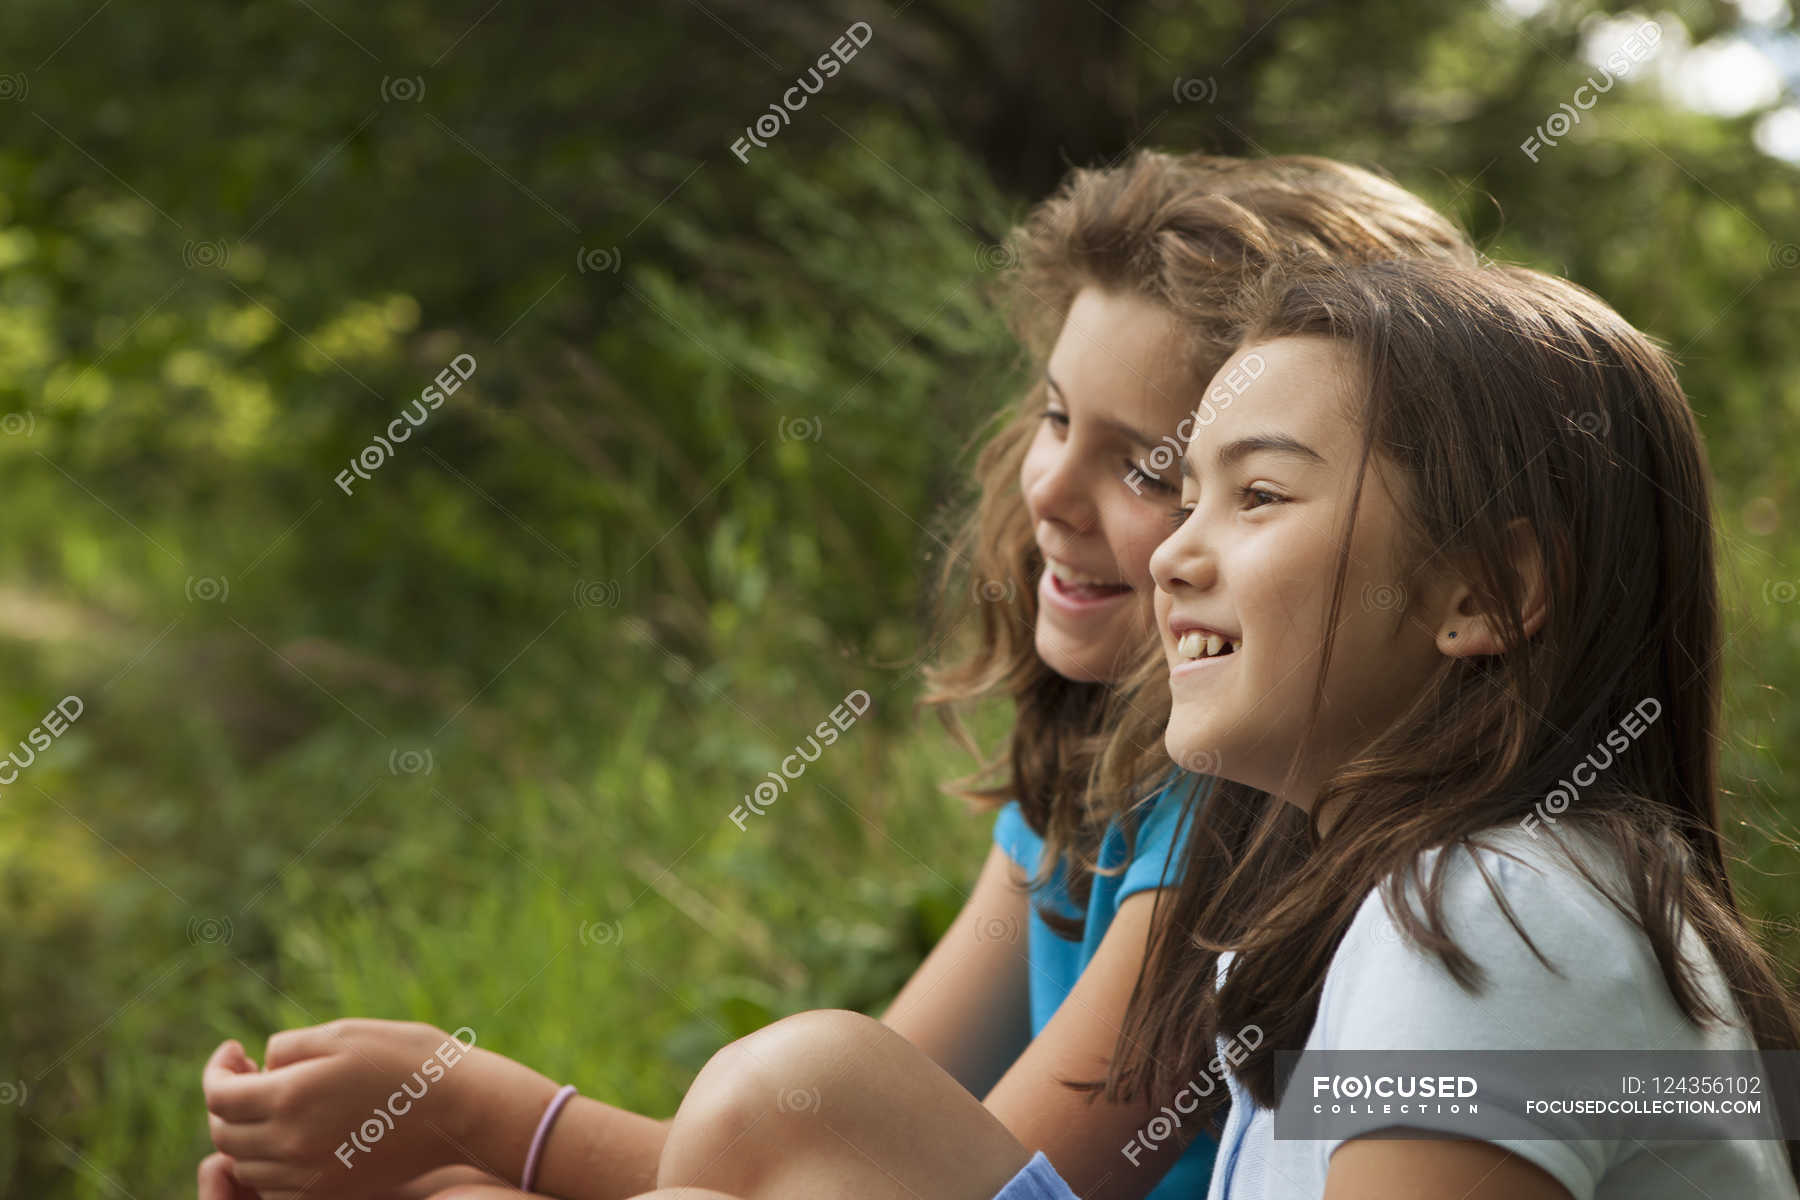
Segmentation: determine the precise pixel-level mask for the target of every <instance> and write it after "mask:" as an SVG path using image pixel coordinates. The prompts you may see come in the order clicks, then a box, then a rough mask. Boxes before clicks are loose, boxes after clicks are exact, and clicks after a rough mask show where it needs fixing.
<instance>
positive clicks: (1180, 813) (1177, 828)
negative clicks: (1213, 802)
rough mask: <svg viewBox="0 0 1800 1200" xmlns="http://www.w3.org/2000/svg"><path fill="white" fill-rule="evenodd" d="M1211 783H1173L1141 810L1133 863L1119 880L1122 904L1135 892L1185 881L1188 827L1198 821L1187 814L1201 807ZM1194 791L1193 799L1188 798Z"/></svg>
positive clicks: (1171, 885) (1132, 858)
mask: <svg viewBox="0 0 1800 1200" xmlns="http://www.w3.org/2000/svg"><path fill="white" fill-rule="evenodd" d="M1211 786H1212V780H1211V779H1202V780H1200V781H1199V783H1198V785H1197V786H1196V787H1194V788H1192V789H1190V788H1189V787H1188V786H1187V785H1184V784H1180V783H1174V784H1170V785H1169V786H1168V787H1166V788H1164V789H1163V790H1162V791H1160V792H1158V793H1157V794H1156V796H1155V798H1154V799H1152V800H1151V801H1149V803H1148V804H1146V805H1145V807H1144V809H1143V810H1141V813H1140V816H1139V818H1138V827H1137V840H1136V841H1135V842H1134V843H1133V844H1132V848H1131V862H1130V863H1129V864H1128V865H1127V866H1126V868H1125V875H1124V878H1123V879H1122V880H1121V881H1120V883H1119V894H1118V899H1119V901H1120V902H1121V903H1122V902H1123V901H1124V899H1125V897H1127V896H1129V895H1132V894H1133V893H1135V892H1142V891H1147V890H1149V889H1150V888H1159V887H1173V886H1174V885H1175V884H1178V883H1180V882H1181V876H1182V874H1183V871H1184V868H1185V866H1186V859H1185V855H1186V853H1187V838H1188V830H1189V829H1191V828H1192V827H1193V824H1194V818H1193V816H1192V815H1185V816H1184V813H1185V810H1187V809H1189V808H1194V807H1197V806H1198V805H1199V804H1200V802H1201V801H1202V799H1203V798H1204V796H1205V794H1206V792H1207V791H1208V790H1209V789H1210V788H1211ZM1190 791H1191V792H1192V795H1193V798H1192V800H1189V799H1188V797H1189V794H1190ZM1171 851H1173V855H1174V857H1173V858H1172V859H1171V857H1170V854H1171Z"/></svg>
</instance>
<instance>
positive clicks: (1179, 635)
mask: <svg viewBox="0 0 1800 1200" xmlns="http://www.w3.org/2000/svg"><path fill="white" fill-rule="evenodd" d="M1169 634H1170V636H1171V637H1172V638H1173V639H1174V652H1173V654H1172V655H1171V661H1170V664H1169V674H1170V675H1171V676H1173V675H1178V674H1186V673H1188V672H1190V671H1195V670H1199V669H1201V668H1203V667H1210V666H1215V665H1217V664H1218V663H1220V662H1222V661H1223V660H1225V659H1227V658H1230V657H1231V656H1232V655H1234V654H1236V653H1237V651H1238V649H1239V648H1240V647H1241V646H1242V645H1243V642H1242V640H1241V639H1240V638H1238V637H1237V636H1236V635H1234V634H1229V633H1224V632H1221V631H1220V630H1217V629H1214V628H1212V627H1211V626H1207V625H1200V624H1196V623H1195V622H1193V621H1189V620H1185V619H1183V618H1175V619H1172V620H1170V622H1169Z"/></svg>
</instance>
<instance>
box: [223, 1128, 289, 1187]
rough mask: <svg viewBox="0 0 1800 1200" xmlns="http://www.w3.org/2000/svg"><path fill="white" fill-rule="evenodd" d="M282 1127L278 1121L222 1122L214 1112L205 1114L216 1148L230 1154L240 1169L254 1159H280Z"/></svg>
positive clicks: (240, 1176) (240, 1177)
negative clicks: (280, 1131) (279, 1146)
mask: <svg viewBox="0 0 1800 1200" xmlns="http://www.w3.org/2000/svg"><path fill="white" fill-rule="evenodd" d="M279 1128H280V1126H279V1124H278V1123H277V1122H275V1121H253V1122H249V1123H247V1124H246V1123H240V1122H236V1121H225V1120H221V1119H219V1118H218V1117H216V1116H213V1115H212V1114H211V1113H208V1114H207V1115H206V1131H207V1133H208V1134H209V1135H210V1136H211V1137H212V1144H213V1148H214V1149H216V1150H218V1151H219V1152H220V1153H222V1154H226V1155H229V1156H230V1157H231V1158H232V1159H234V1160H235V1161H236V1162H237V1165H238V1166H240V1167H242V1166H243V1165H244V1163H246V1162H248V1161H253V1160H259V1161H260V1160H268V1161H276V1160H279V1159H280V1158H281V1157H282V1155H281V1154H280V1152H279V1148H278V1147H277V1145H276V1141H277V1139H278V1130H279ZM238 1178H239V1179H242V1178H243V1176H242V1175H239V1176H238Z"/></svg>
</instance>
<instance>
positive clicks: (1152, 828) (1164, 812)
mask: <svg viewBox="0 0 1800 1200" xmlns="http://www.w3.org/2000/svg"><path fill="white" fill-rule="evenodd" d="M1210 787H1211V780H1202V781H1200V796H1201V798H1202V799H1203V798H1204V796H1205V794H1206V792H1207V791H1208V790H1209V789H1210ZM1187 790H1188V788H1187V786H1186V784H1185V783H1184V784H1175V785H1172V786H1171V787H1168V788H1165V789H1163V790H1162V791H1161V792H1158V793H1157V794H1156V795H1155V796H1154V797H1152V798H1150V799H1149V800H1146V801H1145V802H1144V804H1143V806H1142V807H1141V808H1140V809H1139V810H1138V816H1137V830H1136V835H1137V836H1136V839H1135V842H1134V845H1133V847H1132V853H1130V854H1129V855H1128V854H1127V852H1126V848H1125V833H1124V831H1123V830H1121V829H1120V828H1119V827H1118V823H1117V822H1114V823H1112V824H1111V825H1108V826H1107V829H1106V834H1105V836H1104V837H1103V838H1102V840H1101V843H1100V864H1101V865H1102V866H1104V867H1109V868H1110V867H1118V866H1124V867H1125V869H1124V870H1123V871H1122V872H1120V873H1119V874H1116V875H1095V876H1093V881H1092V882H1093V886H1092V888H1091V890H1090V891H1089V893H1088V903H1087V921H1086V924H1085V925H1084V926H1083V929H1082V938H1081V940H1080V941H1079V942H1073V941H1069V940H1068V939H1066V938H1063V937H1061V936H1059V935H1058V934H1057V933H1056V931H1055V930H1053V929H1051V928H1050V926H1049V925H1047V924H1045V922H1044V918H1043V917H1041V916H1039V915H1038V911H1037V910H1038V908H1039V907H1040V906H1047V907H1049V908H1051V909H1052V910H1054V911H1056V912H1060V913H1066V914H1067V915H1068V916H1070V917H1075V916H1079V915H1080V913H1079V911H1078V910H1077V909H1076V908H1075V905H1074V902H1073V901H1071V900H1070V899H1069V895H1068V892H1067V890H1066V889H1065V887H1064V880H1065V870H1066V868H1065V866H1064V864H1063V863H1060V862H1059V863H1057V864H1056V868H1055V871H1054V872H1053V873H1052V874H1051V875H1050V877H1049V878H1048V879H1047V880H1046V881H1044V882H1043V883H1042V884H1040V886H1039V887H1038V888H1037V889H1036V890H1035V891H1033V892H1032V894H1031V903H1030V908H1031V916H1030V920H1029V924H1028V926H1027V941H1026V953H1027V958H1028V959H1029V961H1030V964H1031V1036H1032V1037H1034V1038H1035V1037H1036V1036H1037V1035H1038V1034H1040V1033H1042V1032H1043V1029H1044V1026H1045V1025H1047V1024H1049V1023H1050V1018H1051V1017H1053V1016H1054V1015H1056V1010H1057V1009H1058V1008H1059V1007H1061V1005H1062V1002H1063V999H1064V998H1065V997H1067V996H1068V994H1069V992H1070V990H1072V989H1073V988H1074V986H1075V981H1076V980H1077V979H1079V978H1080V977H1081V973H1082V971H1084V970H1085V969H1086V968H1087V965H1088V961H1089V960H1090V959H1092V958H1093V957H1094V954H1095V952H1096V951H1098V950H1099V949H1100V940H1101V939H1102V938H1104V937H1105V936H1106V931H1107V930H1108V929H1109V928H1111V926H1112V921H1113V917H1114V915H1116V914H1117V913H1118V911H1119V905H1121V904H1123V903H1124V902H1125V900H1126V898H1127V897H1129V896H1133V895H1135V894H1137V893H1138V892H1142V891H1146V890H1148V889H1150V888H1158V887H1171V886H1174V885H1175V884H1177V883H1179V882H1180V881H1181V875H1182V863H1183V858H1182V855H1183V854H1184V853H1185V850H1186V845H1187V833H1188V827H1189V826H1191V825H1192V824H1193V821H1192V818H1189V819H1188V820H1186V821H1183V820H1182V812H1183V805H1182V797H1183V796H1184V795H1185V794H1186V792H1187ZM1178 826H1179V829H1178V828H1177V827H1178ZM1178 834H1179V837H1178V836H1177V835H1178ZM994 844H995V845H997V846H999V847H1000V848H1001V849H1002V850H1004V851H1005V852H1006V855H1007V857H1008V858H1010V859H1012V860H1013V861H1014V862H1016V863H1018V864H1019V865H1020V866H1021V867H1023V868H1024V870H1025V874H1026V876H1027V877H1028V878H1032V877H1036V876H1038V875H1040V874H1042V863H1041V859H1042V857H1043V852H1044V840H1043V839H1042V838H1041V837H1039V836H1038V835H1037V834H1035V833H1033V832H1032V830H1031V826H1029V825H1027V824H1026V823H1025V814H1024V813H1022V812H1021V811H1020V810H1019V802H1018V801H1017V800H1014V801H1012V802H1011V803H1009V804H1007V805H1006V807H1004V808H1002V809H1001V810H1000V814H999V816H998V817H996V818H995V820H994ZM1171 847H1173V848H1174V851H1175V854H1174V858H1173V860H1172V861H1171V858H1170V849H1171ZM1217 1151H1218V1142H1217V1141H1216V1140H1215V1139H1214V1138H1213V1137H1211V1136H1210V1135H1208V1134H1206V1133H1204V1132H1202V1133H1200V1134H1199V1135H1197V1136H1196V1137H1195V1138H1194V1140H1193V1143H1192V1144H1191V1145H1189V1146H1188V1148H1187V1149H1186V1150H1185V1151H1184V1152H1183V1153H1182V1156H1181V1157H1180V1158H1179V1159H1177V1160H1176V1161H1175V1163H1174V1165H1173V1166H1171V1167H1170V1168H1169V1171H1168V1173H1167V1174H1166V1175H1164V1176H1163V1178H1162V1182H1161V1183H1159V1184H1157V1185H1156V1188H1155V1189H1154V1190H1153V1191H1151V1192H1150V1194H1149V1197H1148V1200H1201V1198H1202V1197H1204V1196H1205V1195H1206V1189H1207V1182H1208V1180H1209V1179H1210V1178H1211V1176H1212V1168H1213V1156H1214V1154H1215V1153H1216V1152H1217ZM1122 1153H1123V1152H1122V1151H1121V1154H1122ZM1120 1166H1121V1168H1123V1169H1127V1170H1128V1169H1130V1163H1129V1161H1128V1160H1126V1159H1125V1158H1123V1157H1121V1159H1120Z"/></svg>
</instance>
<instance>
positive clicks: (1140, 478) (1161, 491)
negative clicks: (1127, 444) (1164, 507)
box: [1125, 458, 1181, 496]
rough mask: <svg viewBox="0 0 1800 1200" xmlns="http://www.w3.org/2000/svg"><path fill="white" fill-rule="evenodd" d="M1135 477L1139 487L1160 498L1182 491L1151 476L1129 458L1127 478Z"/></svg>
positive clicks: (1167, 482)
mask: <svg viewBox="0 0 1800 1200" xmlns="http://www.w3.org/2000/svg"><path fill="white" fill-rule="evenodd" d="M1134 477H1135V479H1136V480H1137V483H1138V486H1139V487H1141V488H1144V489H1146V490H1148V491H1152V492H1155V493H1156V494H1157V495H1159V496H1173V495H1175V494H1176V493H1178V492H1180V491H1181V488H1180V487H1178V486H1177V485H1175V484H1173V483H1171V482H1169V481H1168V480H1167V479H1163V478H1161V477H1159V476H1156V475H1151V474H1150V473H1148V472H1147V471H1145V470H1144V469H1143V468H1142V467H1140V466H1138V465H1137V464H1136V463H1134V462H1132V461H1131V460H1130V459H1129V458H1128V459H1126V460H1125V478H1126V479H1132V478H1134Z"/></svg>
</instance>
